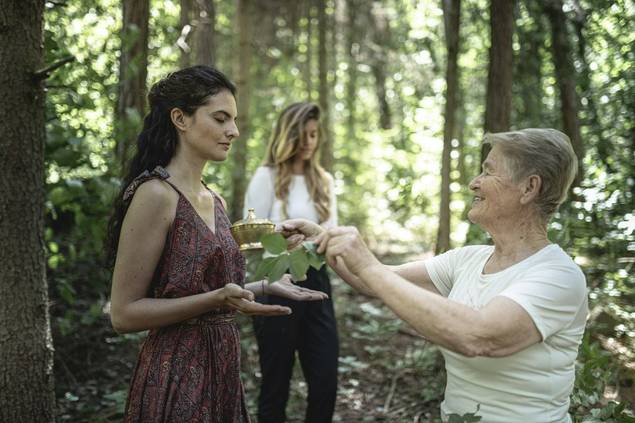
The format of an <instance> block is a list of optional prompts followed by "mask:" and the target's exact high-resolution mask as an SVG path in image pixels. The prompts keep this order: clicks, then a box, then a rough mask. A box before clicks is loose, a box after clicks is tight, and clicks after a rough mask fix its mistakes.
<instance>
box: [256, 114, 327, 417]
mask: <svg viewBox="0 0 635 423" xmlns="http://www.w3.org/2000/svg"><path fill="white" fill-rule="evenodd" d="M319 147H320V109H319V107H318V106H317V105H315V104H313V103H308V102H301V103H294V104H292V105H290V106H288V107H287V108H286V109H284V110H283V111H282V113H281V114H280V117H279V118H278V121H277V123H276V126H275V128H274V132H273V135H272V137H271V140H270V142H269V145H268V147H267V153H266V157H265V160H264V163H263V166H261V167H259V168H258V170H257V171H256V173H255V174H254V176H253V178H252V180H251V182H250V184H249V188H248V190H247V195H246V199H245V210H246V209H248V208H254V209H255V211H256V215H257V216H258V217H260V218H268V219H270V220H271V221H273V222H274V223H278V222H280V221H282V220H285V219H293V218H303V219H307V220H309V221H311V222H314V223H317V224H319V225H321V226H322V227H324V228H327V229H328V228H329V227H333V226H336V225H337V212H336V201H335V193H334V187H333V177H332V176H331V175H330V174H329V173H328V172H326V171H325V170H324V169H323V168H322V167H321V166H320V164H319V161H318V159H319V157H318V154H317V152H318V150H319ZM302 285H303V286H304V287H307V288H310V289H313V290H316V291H322V292H325V293H326V294H328V295H329V297H330V294H331V284H330V281H329V278H328V275H327V273H326V269H325V268H324V267H323V268H322V269H320V270H319V271H315V270H314V269H310V270H309V272H308V274H307V279H306V281H303V282H302ZM259 301H261V302H263V303H264V304H271V305H274V304H275V305H283V306H287V307H290V308H291V309H292V310H293V313H292V314H291V315H289V316H277V317H273V316H272V317H263V318H260V317H258V318H254V326H255V329H256V338H257V340H258V349H259V353H260V367H261V371H262V385H261V389H260V397H259V400H258V422H259V423H268V422H276V423H279V422H283V421H285V418H286V413H285V408H286V404H287V400H288V398H289V382H290V379H291V374H292V372H293V365H294V362H295V356H296V352H297V354H298V358H299V359H300V364H301V365H302V370H303V373H304V377H305V379H306V382H307V385H308V388H309V395H308V398H307V403H308V404H307V410H306V418H305V421H306V422H307V423H312V422H330V421H331V420H332V416H333V410H334V407H335V396H336V391H337V358H338V340H337V327H336V323H335V314H334V311H333V303H332V301H331V300H330V299H327V300H324V301H313V302H310V303H309V302H305V303H303V302H298V301H293V300H289V299H285V298H281V297H277V296H273V295H268V296H264V297H263V298H260V299H259Z"/></svg>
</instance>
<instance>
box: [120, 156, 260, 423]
mask: <svg viewBox="0 0 635 423" xmlns="http://www.w3.org/2000/svg"><path fill="white" fill-rule="evenodd" d="M169 176H170V175H169V174H168V173H167V171H166V170H165V169H163V168H161V167H157V168H156V169H155V170H154V171H153V172H148V171H146V172H144V173H143V174H141V175H140V176H139V177H137V178H136V179H135V180H134V181H133V182H132V183H131V184H130V186H129V187H128V188H127V189H126V191H125V193H124V202H126V203H129V202H130V200H131V199H132V196H133V195H134V192H135V190H136V189H137V187H138V186H139V185H141V184H142V183H144V182H146V181H148V180H150V179H155V178H159V179H162V180H164V181H165V182H167V183H168V184H170V185H171V186H172V187H173V188H174V189H175V190H176V191H177V193H178V194H179V199H178V204H177V206H176V216H175V218H174V222H173V223H172V225H171V227H170V229H169V231H168V234H167V237H166V241H165V246H164V248H163V252H162V254H161V258H160V260H159V264H158V265H157V268H156V270H155V273H154V276H153V279H152V283H151V286H150V289H149V292H148V296H149V297H154V298H178V297H185V296H188V295H194V294H200V293H203V292H209V291H213V290H215V289H219V288H222V287H223V286H224V285H226V284H228V283H230V282H233V283H235V284H238V285H240V286H243V284H244V276H245V260H244V258H243V256H242V254H241V253H240V251H239V249H238V245H237V244H236V242H235V241H234V239H233V238H232V236H231V233H230V231H229V226H230V223H229V219H228V218H227V215H226V214H225V210H224V208H223V205H222V203H221V201H220V198H218V196H217V195H216V194H214V193H213V192H212V191H211V190H210V192H211V193H212V195H213V197H214V215H215V217H214V219H215V228H216V233H214V232H212V231H211V230H210V229H209V227H208V226H207V224H206V223H205V222H204V221H203V219H202V218H201V217H200V216H199V215H198V213H197V212H196V210H195V209H194V207H193V206H192V205H191V204H190V202H189V201H188V200H187V198H186V197H185V196H184V195H183V194H182V193H181V192H180V191H179V190H178V189H177V188H176V187H175V186H174V185H172V184H171V183H170V182H169V181H167V178H168V177H169ZM208 189H209V188H208ZM235 313H236V312H235V311H232V310H229V309H217V310H213V311H212V312H210V313H207V314H205V315H201V316H199V317H197V318H194V319H190V320H188V321H184V322H181V323H178V324H174V325H171V326H166V327H162V328H158V329H154V330H151V331H150V333H149V335H148V337H147V339H146V340H145V341H144V343H143V346H142V348H141V352H140V353H139V358H138V362H137V365H136V368H135V371H134V374H133V376H132V381H131V384H130V391H129V394H128V401H127V404H126V412H125V418H124V421H125V422H127V423H132V422H135V423H142V422H143V423H161V422H163V423H168V422H169V423H177V422H188V423H249V421H250V420H249V415H248V414H247V408H246V405H245V395H244V389H243V385H242V382H241V380H240V342H239V332H238V327H237V326H236V324H235V323H234V319H233V318H234V315H235Z"/></svg>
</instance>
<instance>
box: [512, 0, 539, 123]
mask: <svg viewBox="0 0 635 423" xmlns="http://www.w3.org/2000/svg"><path fill="white" fill-rule="evenodd" d="M524 5H525V8H526V10H527V14H528V16H527V17H528V18H529V19H528V22H526V23H525V24H524V25H520V26H519V27H518V28H517V31H518V32H517V33H518V41H519V43H520V50H519V51H518V56H517V59H516V60H515V63H514V73H515V75H516V78H515V79H516V81H517V84H515V88H516V89H517V91H515V94H517V96H518V97H519V98H518V100H519V103H520V104H519V107H518V109H517V110H516V117H515V119H514V123H515V124H516V126H517V127H521V128H527V127H529V128H535V127H540V126H544V125H545V122H544V121H543V118H542V116H543V109H544V107H543V104H542V102H543V98H544V90H543V89H542V85H543V75H542V67H543V56H544V54H543V53H544V52H543V48H544V45H545V39H546V35H547V28H545V25H544V15H543V13H542V6H541V5H540V4H539V3H538V2H531V1H526V2H524Z"/></svg>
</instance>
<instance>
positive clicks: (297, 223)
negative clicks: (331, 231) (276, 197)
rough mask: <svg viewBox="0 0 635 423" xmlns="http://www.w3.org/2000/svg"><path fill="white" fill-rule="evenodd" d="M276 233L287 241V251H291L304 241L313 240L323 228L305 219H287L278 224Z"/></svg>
mask: <svg viewBox="0 0 635 423" xmlns="http://www.w3.org/2000/svg"><path fill="white" fill-rule="evenodd" d="M278 231H279V232H280V233H281V234H282V236H283V237H285V238H286V239H287V243H288V244H289V249H290V250H292V249H293V248H295V247H297V246H298V245H300V244H301V243H302V242H304V241H307V240H314V239H315V238H316V237H317V236H319V235H320V234H321V233H322V232H323V231H324V228H322V227H321V226H320V225H318V224H317V223H314V222H311V221H309V220H306V219H289V220H285V221H284V222H282V223H280V225H279V228H278Z"/></svg>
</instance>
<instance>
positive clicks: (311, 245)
mask: <svg viewBox="0 0 635 423" xmlns="http://www.w3.org/2000/svg"><path fill="white" fill-rule="evenodd" d="M302 246H303V247H304V249H305V250H307V251H309V252H312V253H314V254H316V255H317V244H316V243H315V242H313V241H304V242H303V243H302Z"/></svg>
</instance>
